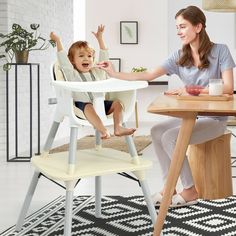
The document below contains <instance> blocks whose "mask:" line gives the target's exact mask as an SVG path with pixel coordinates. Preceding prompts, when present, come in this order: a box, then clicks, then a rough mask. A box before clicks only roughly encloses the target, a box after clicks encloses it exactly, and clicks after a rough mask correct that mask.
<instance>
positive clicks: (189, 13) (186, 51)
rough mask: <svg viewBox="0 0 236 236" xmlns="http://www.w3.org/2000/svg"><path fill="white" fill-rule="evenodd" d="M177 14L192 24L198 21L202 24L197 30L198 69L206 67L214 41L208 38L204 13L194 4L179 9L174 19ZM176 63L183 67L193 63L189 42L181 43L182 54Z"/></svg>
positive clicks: (208, 63) (196, 23)
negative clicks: (198, 30)
mask: <svg viewBox="0 0 236 236" xmlns="http://www.w3.org/2000/svg"><path fill="white" fill-rule="evenodd" d="M178 16H182V17H183V18H184V19H185V20H187V21H189V22H190V23H191V24H192V25H194V26H196V25H198V24H199V23H201V24H202V29H201V31H200V32H199V49H198V53H199V58H200V62H201V64H200V66H199V69H204V68H208V67H209V65H210V62H209V60H208V56H209V54H210V52H211V49H212V47H213V45H214V43H212V42H211V41H210V38H209V36H208V34H207V32H206V30H205V28H206V17H205V15H204V13H203V12H202V11H201V10H200V9H199V8H198V7H196V6H188V7H187V8H183V9H181V10H179V11H178V12H177V13H176V15H175V19H176V18H177V17H178ZM177 64H178V65H180V66H185V67H191V66H193V65H194V60H193V57H192V54H191V48H190V45H189V44H186V45H183V47H182V54H181V56H180V59H179V61H177Z"/></svg>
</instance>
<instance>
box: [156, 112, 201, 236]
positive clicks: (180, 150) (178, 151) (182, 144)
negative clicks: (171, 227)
mask: <svg viewBox="0 0 236 236" xmlns="http://www.w3.org/2000/svg"><path fill="white" fill-rule="evenodd" d="M196 116H197V114H196V113H190V114H188V115H186V116H185V117H183V120H182V124H181V127H180V131H179V134H178V137H177V141H176V146H175V149H174V153H173V156H172V161H171V165H170V169H169V173H168V177H167V181H166V188H165V192H164V196H163V200H162V202H161V205H160V209H159V214H158V217H157V221H156V224H155V226H154V236H159V235H160V234H161V230H162V227H163V225H164V221H165V218H166V215H167V211H168V208H169V206H170V204H171V199H172V195H173V193H174V190H175V187H176V183H177V180H178V177H179V175H180V171H181V168H182V165H183V161H184V158H185V155H186V151H187V148H188V144H189V140H190V137H191V134H192V129H193V127H194V124H195V120H196Z"/></svg>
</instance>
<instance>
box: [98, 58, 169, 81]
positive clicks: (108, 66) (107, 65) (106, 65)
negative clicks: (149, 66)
mask: <svg viewBox="0 0 236 236" xmlns="http://www.w3.org/2000/svg"><path fill="white" fill-rule="evenodd" d="M97 67H98V68H100V69H102V70H105V71H106V72H107V74H108V75H109V76H110V77H113V78H117V79H121V80H147V81H150V80H153V79H156V78H158V77H160V76H162V75H164V74H166V70H165V69H164V68H163V67H157V68H156V69H154V70H152V71H144V72H138V73H137V72H130V73H125V72H116V71H114V69H113V67H112V63H111V62H110V61H103V62H100V63H98V64H97Z"/></svg>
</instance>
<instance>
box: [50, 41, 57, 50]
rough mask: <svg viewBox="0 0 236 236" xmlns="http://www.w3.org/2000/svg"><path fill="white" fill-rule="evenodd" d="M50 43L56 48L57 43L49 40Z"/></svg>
mask: <svg viewBox="0 0 236 236" xmlns="http://www.w3.org/2000/svg"><path fill="white" fill-rule="evenodd" d="M49 43H50V44H51V45H52V46H53V47H54V48H55V47H56V42H55V41H53V40H51V39H50V40H49Z"/></svg>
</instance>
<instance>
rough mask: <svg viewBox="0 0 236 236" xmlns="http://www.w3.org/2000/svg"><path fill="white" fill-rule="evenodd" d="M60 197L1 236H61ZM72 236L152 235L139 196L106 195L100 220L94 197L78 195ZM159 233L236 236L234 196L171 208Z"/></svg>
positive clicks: (74, 206) (62, 225)
mask: <svg viewBox="0 0 236 236" xmlns="http://www.w3.org/2000/svg"><path fill="white" fill-rule="evenodd" d="M64 203H65V198H64V197H58V198H57V199H55V200H54V201H53V202H51V203H49V204H48V205H46V206H45V207H43V208H42V209H40V210H39V211H37V212H35V213H34V214H32V215H30V216H29V217H28V218H27V219H26V220H25V223H24V225H23V228H22V230H21V232H20V233H16V232H14V226H13V227H11V228H10V229H8V230H6V231H5V232H3V233H1V234H0V235H1V236H23V235H24V236H39V235H40V236H43V235H47V236H48V235H49V236H59V235H63V227H64ZM73 214H74V215H73V223H72V225H73V226H72V227H73V228H72V235H75V236H79V235H81V236H132V235H135V236H138V235H140V236H141V235H143V236H148V235H150V236H151V235H152V234H153V227H152V224H151V219H150V217H149V215H148V211H147V207H146V206H145V204H144V202H143V197H142V196H131V197H121V196H106V197H103V199H102V218H100V219H98V218H96V217H95V216H94V197H91V196H78V197H75V199H74V204H73ZM163 234H164V235H167V236H233V235H236V197H229V198H226V199H221V200H214V201H202V200H201V201H200V202H199V203H198V204H197V205H193V206H189V207H181V208H175V209H174V208H172V209H170V210H169V212H168V216H167V218H166V221H165V226H164V230H163Z"/></svg>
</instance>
